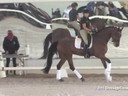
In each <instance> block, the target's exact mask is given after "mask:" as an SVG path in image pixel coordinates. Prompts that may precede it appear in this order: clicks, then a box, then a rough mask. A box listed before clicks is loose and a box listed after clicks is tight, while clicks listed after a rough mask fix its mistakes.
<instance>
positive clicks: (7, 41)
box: [3, 30, 20, 75]
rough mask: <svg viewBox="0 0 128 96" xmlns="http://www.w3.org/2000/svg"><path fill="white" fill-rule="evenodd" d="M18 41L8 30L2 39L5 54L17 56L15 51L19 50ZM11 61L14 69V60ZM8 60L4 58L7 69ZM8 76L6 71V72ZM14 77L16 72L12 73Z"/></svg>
mask: <svg viewBox="0 0 128 96" xmlns="http://www.w3.org/2000/svg"><path fill="white" fill-rule="evenodd" d="M19 47H20V45H19V41H18V39H17V37H16V36H14V34H13V32H12V30H8V33H7V36H6V37H5V38H4V41H3V49H4V51H5V54H17V51H18V49H19ZM12 61H13V67H16V65H17V64H16V58H12ZM9 63H10V58H6V67H9ZM6 74H7V75H8V71H7V72H6ZM14 75H16V72H15V71H14Z"/></svg>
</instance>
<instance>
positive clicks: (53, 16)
mask: <svg viewBox="0 0 128 96" xmlns="http://www.w3.org/2000/svg"><path fill="white" fill-rule="evenodd" d="M59 17H61V13H60V9H59V8H57V9H56V10H55V12H53V9H52V18H59Z"/></svg>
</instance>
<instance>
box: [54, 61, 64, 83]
mask: <svg viewBox="0 0 128 96" xmlns="http://www.w3.org/2000/svg"><path fill="white" fill-rule="evenodd" d="M65 61H66V59H61V60H60V62H59V63H58V64H57V74H56V79H57V80H59V81H63V80H62V77H61V67H62V65H63V64H64V63H65Z"/></svg>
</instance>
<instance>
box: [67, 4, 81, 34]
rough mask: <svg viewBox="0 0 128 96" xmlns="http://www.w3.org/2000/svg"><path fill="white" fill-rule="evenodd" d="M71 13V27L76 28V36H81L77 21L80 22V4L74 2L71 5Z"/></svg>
mask: <svg viewBox="0 0 128 96" xmlns="http://www.w3.org/2000/svg"><path fill="white" fill-rule="evenodd" d="M71 7H72V9H71V11H70V12H69V25H70V26H71V27H73V28H74V30H75V34H76V36H78V35H79V31H80V25H79V23H78V22H77V20H80V17H79V14H78V12H77V7H78V4H77V3H76V2H73V3H72V4H71Z"/></svg>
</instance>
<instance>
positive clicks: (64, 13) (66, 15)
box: [63, 6, 72, 18]
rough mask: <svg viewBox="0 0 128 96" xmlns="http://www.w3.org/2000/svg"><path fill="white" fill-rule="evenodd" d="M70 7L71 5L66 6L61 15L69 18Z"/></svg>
mask: <svg viewBox="0 0 128 96" xmlns="http://www.w3.org/2000/svg"><path fill="white" fill-rule="evenodd" d="M71 8H72V7H71V6H68V7H67V9H65V10H64V12H63V17H65V18H69V12H70V11H71Z"/></svg>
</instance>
